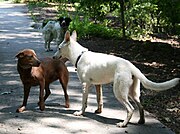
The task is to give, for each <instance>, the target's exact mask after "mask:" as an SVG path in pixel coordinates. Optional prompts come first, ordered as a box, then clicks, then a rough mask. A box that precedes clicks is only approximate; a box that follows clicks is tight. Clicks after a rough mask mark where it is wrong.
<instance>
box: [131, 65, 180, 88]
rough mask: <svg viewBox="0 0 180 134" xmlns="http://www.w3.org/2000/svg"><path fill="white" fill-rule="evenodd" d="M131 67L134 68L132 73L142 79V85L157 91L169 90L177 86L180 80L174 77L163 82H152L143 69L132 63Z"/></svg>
mask: <svg viewBox="0 0 180 134" xmlns="http://www.w3.org/2000/svg"><path fill="white" fill-rule="evenodd" d="M131 69H132V74H133V75H134V76H135V77H136V78H138V79H139V80H140V81H141V83H142V85H143V86H144V87H145V88H147V89H151V90H155V91H163V90H167V89H170V88H172V87H175V86H176V85H177V84H178V83H179V82H180V78H174V79H172V80H169V81H166V82H162V83H156V82H152V81H150V80H148V79H147V78H146V77H145V76H144V75H143V74H142V73H141V71H140V70H139V69H138V68H136V67H135V66H134V65H131Z"/></svg>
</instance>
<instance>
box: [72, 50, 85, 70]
mask: <svg viewBox="0 0 180 134" xmlns="http://www.w3.org/2000/svg"><path fill="white" fill-rule="evenodd" d="M84 52H86V51H82V53H81V54H80V55H79V56H78V57H77V60H76V63H75V67H76V68H77V64H78V61H79V60H80V58H81V56H82V55H83V53H84Z"/></svg>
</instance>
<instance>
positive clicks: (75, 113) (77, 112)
mask: <svg viewBox="0 0 180 134" xmlns="http://www.w3.org/2000/svg"><path fill="white" fill-rule="evenodd" d="M73 114H74V115H75V116H80V115H82V114H83V112H82V111H76V112H74V113H73Z"/></svg>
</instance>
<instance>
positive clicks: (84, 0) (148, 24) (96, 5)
mask: <svg viewBox="0 0 180 134" xmlns="http://www.w3.org/2000/svg"><path fill="white" fill-rule="evenodd" d="M48 2H58V11H59V12H58V15H57V16H70V17H71V18H72V20H73V22H72V23H71V25H70V29H71V30H77V31H78V33H79V35H80V37H88V36H98V37H106V38H119V37H122V35H123V34H122V29H123V28H125V32H126V35H127V36H128V37H143V36H148V35H149V34H153V33H154V32H156V33H157V32H168V33H176V34H178V31H179V27H180V16H179V14H180V2H179V1H178V0H161V1H159V0H124V1H123V2H124V3H123V6H124V7H123V6H122V1H119V0H93V1H90V0H45V1H41V0H39V2H37V0H30V1H29V8H31V7H35V6H40V7H44V6H48ZM70 8H74V9H75V11H74V10H73V11H69V9H70ZM122 9H123V10H122ZM122 11H123V12H124V16H125V26H124V25H123V24H122V20H123V18H122V16H121V13H122ZM32 18H33V15H32ZM34 20H35V17H34Z"/></svg>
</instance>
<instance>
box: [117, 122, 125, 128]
mask: <svg viewBox="0 0 180 134" xmlns="http://www.w3.org/2000/svg"><path fill="white" fill-rule="evenodd" d="M116 126H117V127H126V126H127V125H124V123H123V122H119V123H117V124H116Z"/></svg>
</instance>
